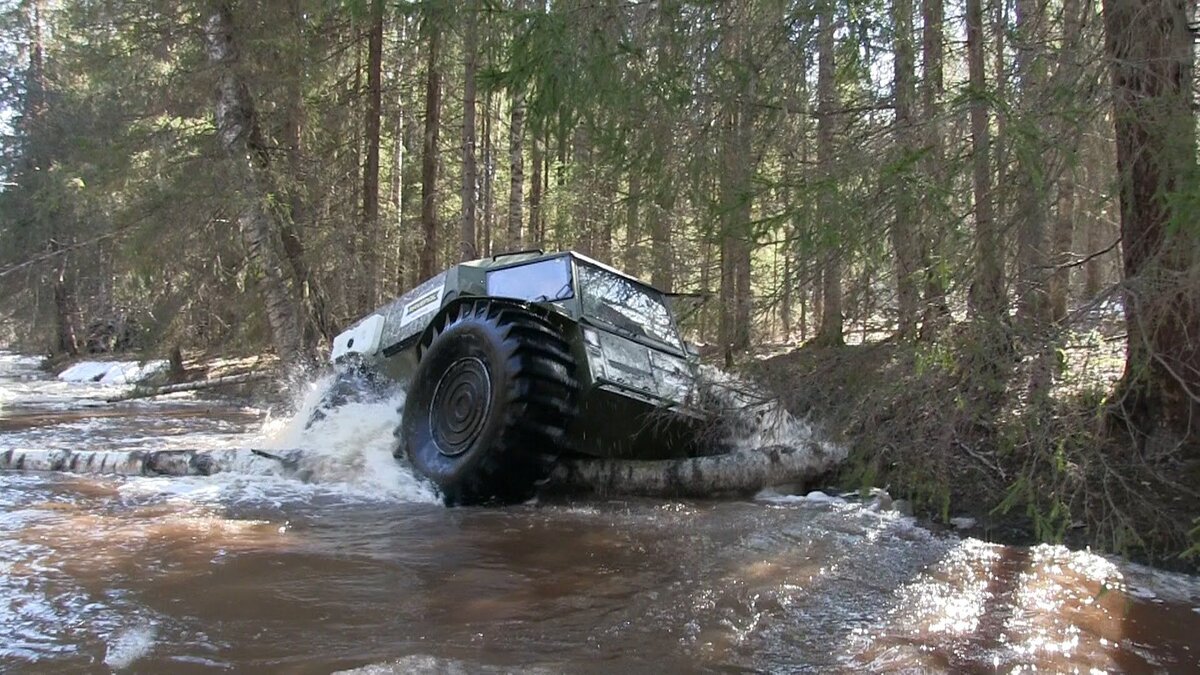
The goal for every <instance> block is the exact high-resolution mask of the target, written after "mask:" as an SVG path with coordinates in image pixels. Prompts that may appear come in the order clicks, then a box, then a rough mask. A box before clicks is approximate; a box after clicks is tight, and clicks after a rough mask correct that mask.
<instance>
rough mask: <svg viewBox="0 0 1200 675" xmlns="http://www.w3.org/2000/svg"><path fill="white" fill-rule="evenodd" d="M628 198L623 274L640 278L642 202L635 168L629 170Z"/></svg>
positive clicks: (639, 181)
mask: <svg viewBox="0 0 1200 675" xmlns="http://www.w3.org/2000/svg"><path fill="white" fill-rule="evenodd" d="M628 173H629V197H628V198H627V199H626V200H625V261H624V265H625V272H626V273H628V274H629V275H630V276H634V277H636V276H640V275H641V273H642V266H641V251H640V250H639V249H640V248H641V237H642V227H641V223H640V222H639V221H638V216H639V213H638V211H639V209H640V207H641V202H642V174H641V172H640V171H639V170H638V169H637V168H636V167H634V168H631V169H629V172H628Z"/></svg>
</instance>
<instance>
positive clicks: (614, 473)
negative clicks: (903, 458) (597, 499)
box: [546, 441, 846, 497]
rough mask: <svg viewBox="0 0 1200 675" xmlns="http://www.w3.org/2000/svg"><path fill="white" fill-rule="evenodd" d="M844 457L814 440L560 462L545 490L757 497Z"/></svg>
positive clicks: (826, 469)
mask: <svg viewBox="0 0 1200 675" xmlns="http://www.w3.org/2000/svg"><path fill="white" fill-rule="evenodd" d="M845 458H846V453H845V450H843V449H841V448H837V447H836V446H829V447H827V446H824V445H821V444H820V443H817V442H815V441H810V442H808V443H806V444H805V445H804V446H802V447H795V446H786V445H769V446H765V447H761V448H754V449H751V450H739V451H737V452H731V453H728V454H724V455H712V456H709V457H693V458H689V459H671V460H658V461H643V460H628V459H624V460H620V459H573V460H564V461H562V462H560V463H559V465H558V466H557V467H556V468H555V470H554V472H553V473H552V474H551V476H550V480H549V481H548V482H547V485H546V487H547V488H549V489H552V490H557V491H563V492H579V491H584V492H594V493H596V494H600V495H639V496H644V497H713V496H718V495H733V494H753V493H755V492H758V491H759V490H762V489H763V488H766V487H771V486H775V485H783V484H787V483H804V482H808V481H812V480H813V479H815V478H817V477H819V476H821V475H823V474H826V473H828V472H829V471H831V470H832V469H833V468H834V467H836V466H837V465H838V464H839V463H840V462H841V461H842V460H843V459H845Z"/></svg>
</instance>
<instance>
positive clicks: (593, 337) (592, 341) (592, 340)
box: [583, 328, 600, 348]
mask: <svg viewBox="0 0 1200 675" xmlns="http://www.w3.org/2000/svg"><path fill="white" fill-rule="evenodd" d="M583 341H584V342H586V343H588V344H589V345H591V346H593V347H597V348H599V347H600V336H599V335H598V334H597V333H596V331H595V330H593V329H591V328H584V329H583Z"/></svg>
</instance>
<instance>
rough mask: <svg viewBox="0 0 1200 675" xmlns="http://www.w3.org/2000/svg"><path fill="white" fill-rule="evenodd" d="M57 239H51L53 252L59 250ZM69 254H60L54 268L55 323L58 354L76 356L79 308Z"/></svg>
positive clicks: (55, 350) (56, 350)
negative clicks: (69, 264)
mask: <svg viewBox="0 0 1200 675" xmlns="http://www.w3.org/2000/svg"><path fill="white" fill-rule="evenodd" d="M59 249H60V246H59V244H58V242H57V241H54V240H51V242H50V250H51V252H57V251H59ZM67 258H68V255H67V254H59V257H58V264H57V265H55V269H54V284H53V286H54V320H55V321H54V324H55V335H56V342H55V349H54V353H55V354H56V355H65V356H76V355H78V354H79V338H78V331H77V329H76V324H77V323H78V317H79V309H78V306H77V303H76V302H75V283H74V280H73V278H72V277H71V273H70V270H69V267H68V264H67V263H68V260H67Z"/></svg>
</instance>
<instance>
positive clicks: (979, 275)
mask: <svg viewBox="0 0 1200 675" xmlns="http://www.w3.org/2000/svg"><path fill="white" fill-rule="evenodd" d="M966 11H967V69H968V71H969V74H970V75H969V76H970V87H971V115H970V116H971V159H972V161H971V164H972V185H973V189H972V191H973V193H974V197H975V280H974V284H973V286H972V293H971V301H972V302H971V304H972V309H973V311H974V313H975V314H976V315H977V316H978V317H980V318H982V319H984V320H985V321H987V322H996V321H1000V320H1001V319H1002V315H1003V314H1004V312H1005V301H1004V277H1003V269H1002V268H1001V262H1000V256H1001V255H1002V251H1001V249H1000V242H1001V236H1000V232H999V230H998V228H997V227H996V223H995V220H994V219H993V218H992V180H991V178H992V177H991V171H992V168H991V164H990V162H989V159H988V150H989V144H990V138H989V131H988V104H987V100H988V99H987V96H986V89H987V82H986V80H985V75H984V46H983V7H982V3H981V0H967V6H966Z"/></svg>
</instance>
